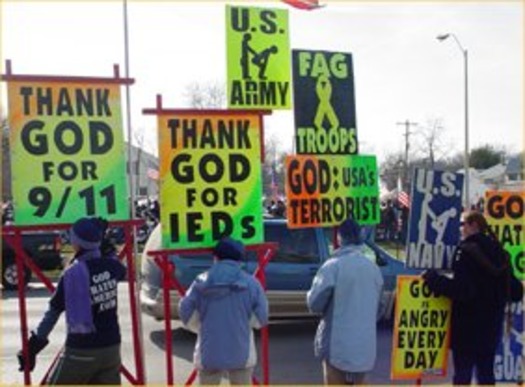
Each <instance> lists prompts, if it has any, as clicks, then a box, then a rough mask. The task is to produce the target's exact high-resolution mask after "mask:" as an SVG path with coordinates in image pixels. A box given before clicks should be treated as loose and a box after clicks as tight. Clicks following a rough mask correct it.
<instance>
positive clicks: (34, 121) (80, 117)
mask: <svg viewBox="0 0 525 387" xmlns="http://www.w3.org/2000/svg"><path fill="white" fill-rule="evenodd" d="M17 77H18V78H19V80H17V79H16V78H17ZM24 77H25V76H16V75H13V76H9V75H8V76H6V77H5V79H7V80H8V98H9V127H10V128H11V130H10V139H9V140H10V147H11V156H12V163H11V165H12V176H13V196H14V208H15V219H16V223H17V224H18V225H37V224H57V223H72V222H74V221H75V220H77V219H78V218H80V217H82V216H95V215H96V216H102V217H104V218H106V219H109V220H122V219H127V218H128V217H129V204H128V201H127V200H122V198H124V199H126V198H127V197H128V187H127V180H126V160H125V152H124V141H123V133H122V119H121V109H120V85H119V84H118V82H117V81H115V79H111V78H107V81H108V82H107V84H104V83H103V82H101V80H100V79H98V80H97V82H96V83H93V82H90V81H89V78H86V81H85V82H82V81H74V82H72V81H71V80H70V79H68V78H65V77H64V78H59V77H47V78H50V80H47V81H46V80H45V78H46V77H44V76H42V77H39V76H34V78H39V79H42V80H38V81H30V80H27V81H26V80H24V79H23V78H24ZM11 78H12V80H10V79H11ZM51 78H52V80H51Z"/></svg>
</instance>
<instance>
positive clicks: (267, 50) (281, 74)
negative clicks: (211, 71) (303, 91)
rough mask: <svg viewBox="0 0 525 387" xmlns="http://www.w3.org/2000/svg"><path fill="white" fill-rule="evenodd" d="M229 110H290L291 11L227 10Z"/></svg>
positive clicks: (231, 8)
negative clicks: (289, 13)
mask: <svg viewBox="0 0 525 387" xmlns="http://www.w3.org/2000/svg"><path fill="white" fill-rule="evenodd" d="M226 40H227V67H228V107H229V108H231V109H290V107H291V96H290V83H291V79H290V78H291V76H290V67H291V66H290V41H289V31H288V11H286V10H282V9H263V8H254V7H232V6H227V7H226Z"/></svg>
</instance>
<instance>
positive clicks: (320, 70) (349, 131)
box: [292, 50, 358, 155]
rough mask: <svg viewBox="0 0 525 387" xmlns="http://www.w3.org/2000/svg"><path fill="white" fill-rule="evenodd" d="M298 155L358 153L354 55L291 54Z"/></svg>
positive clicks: (301, 52)
mask: <svg viewBox="0 0 525 387" xmlns="http://www.w3.org/2000/svg"><path fill="white" fill-rule="evenodd" d="M292 63H293V70H294V71H293V87H294V113H295V135H296V142H295V143H296V149H297V153H298V154H342V155H348V154H356V153H358V149H357V146H358V145H357V130H356V114H355V97H354V73H353V68H352V55H351V54H345V53H339V52H327V51H302V50H301V51H299V50H293V51H292Z"/></svg>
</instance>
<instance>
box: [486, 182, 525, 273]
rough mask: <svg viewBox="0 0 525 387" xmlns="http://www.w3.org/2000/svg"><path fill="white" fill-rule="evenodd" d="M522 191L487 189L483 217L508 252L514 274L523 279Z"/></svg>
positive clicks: (523, 197)
mask: <svg viewBox="0 0 525 387" xmlns="http://www.w3.org/2000/svg"><path fill="white" fill-rule="evenodd" d="M524 202H525V192H524V191H487V192H486V193H485V217H486V218H487V222H488V224H489V226H490V228H491V230H492V231H493V232H494V234H496V236H497V237H498V240H499V241H500V242H501V243H502V244H503V247H504V248H505V249H506V250H507V251H508V252H509V254H510V259H511V264H512V269H513V271H514V275H515V276H516V277H517V278H519V279H521V280H525V227H524V224H523V214H524V205H523V203H524Z"/></svg>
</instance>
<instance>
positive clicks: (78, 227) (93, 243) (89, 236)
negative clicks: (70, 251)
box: [70, 218, 104, 250]
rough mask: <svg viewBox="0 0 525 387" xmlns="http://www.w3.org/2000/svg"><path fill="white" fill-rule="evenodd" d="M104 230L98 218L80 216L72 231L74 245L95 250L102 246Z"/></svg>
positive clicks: (71, 236) (71, 238) (71, 237)
mask: <svg viewBox="0 0 525 387" xmlns="http://www.w3.org/2000/svg"><path fill="white" fill-rule="evenodd" d="M103 233H104V230H103V228H102V224H101V222H100V220H99V219H97V218H80V219H79V220H77V221H76V222H75V223H74V224H73V226H72V227H71V231H70V240H71V244H72V245H77V246H79V247H80V248H81V249H83V250H95V249H98V248H99V247H100V244H101V242H102V237H103Z"/></svg>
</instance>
